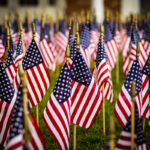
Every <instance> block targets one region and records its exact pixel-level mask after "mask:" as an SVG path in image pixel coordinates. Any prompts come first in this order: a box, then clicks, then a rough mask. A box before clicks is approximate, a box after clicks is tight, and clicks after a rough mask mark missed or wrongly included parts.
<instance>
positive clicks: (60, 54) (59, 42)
mask: <svg viewBox="0 0 150 150" xmlns="http://www.w3.org/2000/svg"><path fill="white" fill-rule="evenodd" d="M67 44H68V39H67V37H66V36H65V35H64V34H63V33H61V32H58V33H57V35H56V37H55V50H56V52H57V61H58V63H59V64H62V63H63V62H64V59H65V52H66V47H67Z"/></svg>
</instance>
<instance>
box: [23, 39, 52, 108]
mask: <svg viewBox="0 0 150 150" xmlns="http://www.w3.org/2000/svg"><path fill="white" fill-rule="evenodd" d="M22 67H23V70H24V71H25V72H26V74H27V88H28V91H29V102H30V106H31V107H33V106H35V105H37V104H38V103H39V102H40V101H41V100H42V98H43V96H44V95H45V93H46V91H47V89H48V88H49V86H50V76H49V73H48V71H47V68H46V66H45V64H44V60H43V58H42V55H41V53H40V51H39V48H38V46H37V44H36V42H35V40H34V39H33V40H32V42H31V44H30V46H29V49H28V50H27V52H26V54H25V56H24V58H23V60H22Z"/></svg>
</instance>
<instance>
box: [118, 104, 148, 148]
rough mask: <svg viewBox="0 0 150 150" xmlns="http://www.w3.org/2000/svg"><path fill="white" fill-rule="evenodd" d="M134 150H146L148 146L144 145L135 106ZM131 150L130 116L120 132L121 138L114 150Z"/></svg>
mask: <svg viewBox="0 0 150 150" xmlns="http://www.w3.org/2000/svg"><path fill="white" fill-rule="evenodd" d="M134 137H135V138H134V141H135V145H134V147H135V149H136V150H141V149H142V150H148V146H147V144H146V141H145V138H144V134H143V130H142V124H141V120H140V119H139V113H138V110H137V107H136V105H135V135H134ZM127 149H131V116H130V117H129V119H128V122H127V123H126V125H125V127H124V129H123V131H122V132H121V136H120V138H119V140H118V143H117V145H116V148H115V150H127Z"/></svg>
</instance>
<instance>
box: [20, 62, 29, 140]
mask: <svg viewBox="0 0 150 150" xmlns="http://www.w3.org/2000/svg"><path fill="white" fill-rule="evenodd" d="M18 67H19V69H18V70H19V76H20V80H21V83H22V86H23V88H22V92H23V109H24V127H25V137H24V138H25V141H28V140H30V131H29V124H28V98H27V93H28V90H27V86H26V74H25V72H23V70H22V68H21V65H20V64H19V66H18Z"/></svg>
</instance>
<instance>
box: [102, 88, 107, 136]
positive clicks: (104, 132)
mask: <svg viewBox="0 0 150 150" xmlns="http://www.w3.org/2000/svg"><path fill="white" fill-rule="evenodd" d="M102 93H103V95H104V85H103V86H102ZM105 134H106V131H105V99H104V101H103V135H104V136H105Z"/></svg>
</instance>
